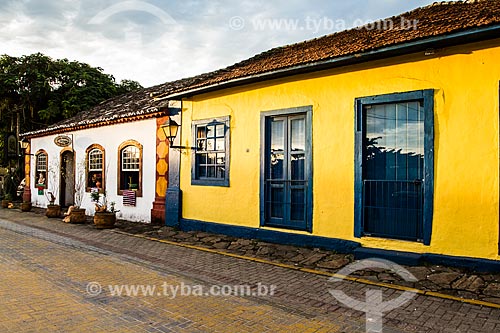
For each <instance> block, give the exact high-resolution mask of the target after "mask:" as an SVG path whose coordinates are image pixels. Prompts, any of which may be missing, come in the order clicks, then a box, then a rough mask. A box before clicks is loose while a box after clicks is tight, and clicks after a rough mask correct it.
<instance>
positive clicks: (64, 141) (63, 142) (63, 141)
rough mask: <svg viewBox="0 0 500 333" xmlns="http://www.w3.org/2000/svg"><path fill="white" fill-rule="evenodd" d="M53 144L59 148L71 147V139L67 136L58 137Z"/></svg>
mask: <svg viewBox="0 0 500 333" xmlns="http://www.w3.org/2000/svg"><path fill="white" fill-rule="evenodd" d="M54 143H55V144H56V145H58V146H59V147H67V146H69V145H71V138H70V137H69V136H68V135H58V136H56V137H55V139H54Z"/></svg>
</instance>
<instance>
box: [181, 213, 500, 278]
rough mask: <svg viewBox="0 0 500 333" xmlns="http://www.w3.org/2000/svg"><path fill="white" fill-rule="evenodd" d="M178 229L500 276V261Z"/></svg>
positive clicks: (233, 230)
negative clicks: (456, 268) (499, 274)
mask: <svg viewBox="0 0 500 333" xmlns="http://www.w3.org/2000/svg"><path fill="white" fill-rule="evenodd" d="M179 228H180V229H181V230H183V231H205V232H209V233H214V234H222V235H228V236H233V237H238V238H247V239H258V240H262V241H266V242H269V243H277V244H285V245H295V246H305V247H318V248H322V249H325V250H331V251H337V252H340V253H354V257H355V259H366V258H382V259H387V260H390V261H392V262H395V263H397V264H400V265H407V266H417V265H421V264H424V263H429V264H434V265H445V266H451V267H460V268H465V269H470V270H471V271H475V272H491V273H498V272H500V261H497V260H488V259H478V258H469V257H457V256H448V255H442V254H433V253H413V252H403V251H394V250H381V249H374V248H365V247H361V244H360V243H358V242H353V241H349V240H343V239H337V238H328V237H320V236H312V235H311V236H309V235H301V234H293V233H288V232H286V231H283V232H280V231H274V230H266V229H260V228H249V227H242V226H234V225H227V224H221V223H213V222H203V221H196V220H188V219H182V220H181V221H180V223H179Z"/></svg>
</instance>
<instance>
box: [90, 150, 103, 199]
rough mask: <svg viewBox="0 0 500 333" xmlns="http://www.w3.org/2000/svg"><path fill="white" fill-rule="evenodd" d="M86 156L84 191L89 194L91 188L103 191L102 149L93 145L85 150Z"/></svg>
mask: <svg viewBox="0 0 500 333" xmlns="http://www.w3.org/2000/svg"><path fill="white" fill-rule="evenodd" d="M86 154H87V157H86V184H87V185H86V190H87V192H90V190H91V189H92V188H98V189H99V190H100V191H104V188H105V186H104V185H105V180H106V177H105V167H104V166H105V164H104V161H105V159H104V148H103V147H102V146H101V145H98V144H93V145H91V146H90V147H88V148H87V151H86Z"/></svg>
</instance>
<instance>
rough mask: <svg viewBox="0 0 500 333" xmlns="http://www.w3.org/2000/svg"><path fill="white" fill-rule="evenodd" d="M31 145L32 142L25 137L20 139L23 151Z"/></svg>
mask: <svg viewBox="0 0 500 333" xmlns="http://www.w3.org/2000/svg"><path fill="white" fill-rule="evenodd" d="M29 145H30V143H29V142H28V140H26V139H25V138H22V139H21V141H19V146H20V147H21V149H22V150H23V151H24V150H26V149H27V148H28V146H29Z"/></svg>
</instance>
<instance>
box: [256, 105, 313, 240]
mask: <svg viewBox="0 0 500 333" xmlns="http://www.w3.org/2000/svg"><path fill="white" fill-rule="evenodd" d="M312 111H313V107H312V105H308V106H300V107H294V108H287V109H279V110H271V111H263V112H261V113H260V142H261V144H260V226H261V227H265V226H266V223H265V222H266V217H265V161H266V149H265V148H266V141H267V139H268V136H269V135H270V133H269V132H268V131H266V127H267V125H266V123H267V119H269V117H275V116H284V115H293V114H305V115H306V147H307V148H306V150H307V155H306V161H307V163H306V166H305V167H306V178H307V180H308V183H307V193H306V200H307V201H306V202H307V205H306V209H307V213H306V228H305V229H299V230H304V231H308V232H312V221H313V150H312V148H313V145H312ZM277 228H280V229H281V228H282V229H287V228H284V227H277ZM289 229H294V228H289Z"/></svg>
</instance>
